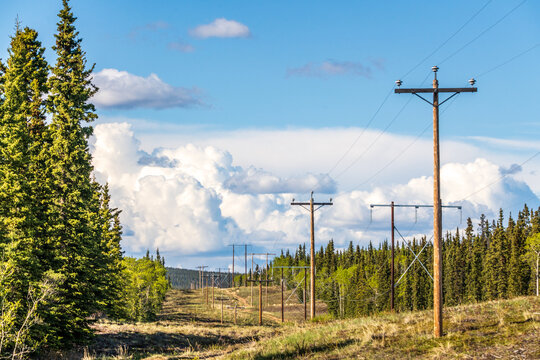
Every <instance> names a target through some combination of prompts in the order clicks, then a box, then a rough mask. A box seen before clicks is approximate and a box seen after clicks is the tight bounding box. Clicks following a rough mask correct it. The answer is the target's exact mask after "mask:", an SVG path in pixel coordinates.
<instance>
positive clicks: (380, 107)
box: [326, 86, 395, 175]
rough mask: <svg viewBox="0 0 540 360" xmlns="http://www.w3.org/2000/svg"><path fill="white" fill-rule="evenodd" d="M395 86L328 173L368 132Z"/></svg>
mask: <svg viewBox="0 0 540 360" xmlns="http://www.w3.org/2000/svg"><path fill="white" fill-rule="evenodd" d="M394 88H395V86H392V89H390V91H389V92H388V94H387V95H386V97H385V98H384V100H383V102H382V103H381V104H380V105H379V107H378V108H377V111H375V114H373V116H372V117H371V119H370V120H369V121H368V123H367V124H366V126H365V127H364V128H362V131H361V132H360V135H358V136H357V137H356V139H355V140H354V141H353V143H352V144H351V146H349V148H348V149H347V151H345V153H344V154H343V155H342V156H341V158H339V160H338V161H337V162H336V163H335V164H334V166H332V168H331V169H330V170H328V172H327V173H326V174H327V175H329V174H330V173H331V172H332V171H334V169H335V168H336V167H337V166H338V165H339V164H340V163H341V161H343V159H344V158H345V156H347V155H348V154H349V153H350V152H351V150H352V148H353V147H354V145H356V143H357V142H358V140H360V138H361V137H362V135H364V133H365V132H366V130H367V129H368V128H369V126H370V125H371V123H372V122H373V120H374V119H375V117H376V116H377V114H378V113H379V111H381V109H382V107H383V105H384V104H385V103H386V101H387V100H388V98H389V97H390V95H392V93H393V92H394Z"/></svg>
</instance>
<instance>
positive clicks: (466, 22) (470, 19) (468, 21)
mask: <svg viewBox="0 0 540 360" xmlns="http://www.w3.org/2000/svg"><path fill="white" fill-rule="evenodd" d="M492 1H493V0H488V1H487V2H486V3H485V4H484V6H482V7H481V8H480V9H479V10H478V11H477V12H476V13H474V15H473V16H471V17H470V18H469V19H468V20H467V21H465V23H464V24H463V25H461V27H460V28H459V29H457V30H456V31H455V32H454V33H453V34H452V35H450V37H449V38H448V39H446V40H445V41H443V42H442V43H441V45H439V46H438V47H437V48H436V49H435V50H433V51H432V52H431V53H430V54H429V55H427V56H426V57H425V58H423V59H422V60H421V61H420V62H419V63H418V64H416V65H415V66H413V67H412V68H411V69H410V70H409V71H407V72H406V73H405V75H403V76H402V77H401V79H404V78H405V77H406V76H407V75H409V74H410V73H411V72H413V71H414V70H416V69H417V68H418V67H419V66H420V65H422V64H423V63H424V62H425V61H426V60H427V59H429V58H430V57H432V56H433V55H435V53H436V52H437V51H439V50H440V49H441V48H442V47H443V46H444V45H446V44H447V43H448V42H449V41H450V40H452V39H453V38H454V37H455V36H456V35H457V34H458V33H459V32H460V31H461V30H463V28H464V27H465V26H467V25H468V24H469V23H470V22H471V21H473V20H474V18H476V17H477V16H478V14H480V13H481V12H482V11H483V10H484V9H485V8H486V7H487V6H488V5H489V4H490V3H491V2H492Z"/></svg>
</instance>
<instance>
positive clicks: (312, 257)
mask: <svg viewBox="0 0 540 360" xmlns="http://www.w3.org/2000/svg"><path fill="white" fill-rule="evenodd" d="M291 205H298V206H301V207H302V208H304V209H305V210H307V211H309V212H310V214H311V243H310V245H311V252H310V259H309V261H310V263H311V269H310V277H311V279H310V280H311V281H310V282H311V289H310V290H311V299H310V300H311V302H310V305H311V306H310V315H311V319H313V318H314V317H315V211H317V210H319V209H320V208H322V207H323V206H325V205H334V204H333V203H332V199H330V201H329V202H318V203H316V202H314V201H313V191H312V192H311V198H310V199H309V202H295V201H294V199H293V201H292V202H291ZM306 206H309V209H308V208H306ZM314 206H317V208H316V209H314Z"/></svg>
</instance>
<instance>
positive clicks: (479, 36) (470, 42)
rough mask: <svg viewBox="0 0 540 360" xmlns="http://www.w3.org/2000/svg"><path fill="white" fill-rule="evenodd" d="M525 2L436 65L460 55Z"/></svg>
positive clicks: (524, 1) (524, 0) (518, 5)
mask: <svg viewBox="0 0 540 360" xmlns="http://www.w3.org/2000/svg"><path fill="white" fill-rule="evenodd" d="M526 2H527V0H523V1H522V2H520V3H519V4H517V5H516V6H514V7H513V8H512V9H511V10H510V11H508V12H507V13H506V14H504V15H503V16H502V17H501V18H499V20H497V21H495V22H494V23H493V24H491V25H490V26H489V27H487V28H486V29H484V30H483V31H482V32H481V33H480V34H478V35H477V36H475V37H474V38H473V39H472V40H470V41H469V42H467V43H466V44H465V45H463V46H461V47H460V48H459V49H457V50H456V51H454V52H453V53H452V54H450V55H449V56H447V57H446V58H444V59H443V60H442V61H440V62H439V63H438V64H439V65H442V64H444V63H445V62H447V61H448V60H450V59H451V58H453V57H454V56H455V55H457V54H458V53H460V52H461V51H462V50H463V49H465V48H466V47H467V46H469V45H471V44H472V43H473V42H475V41H476V40H478V39H479V38H481V37H482V36H483V35H484V34H486V33H487V32H488V31H489V30H491V29H493V28H494V27H495V26H497V25H498V24H499V23H500V22H501V21H503V20H504V19H506V18H507V17H508V16H510V14H512V13H513V12H514V11H516V10H517V9H518V8H520V7H521V6H522V5H523V4H525V3H526Z"/></svg>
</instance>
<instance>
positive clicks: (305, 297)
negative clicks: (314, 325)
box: [304, 268, 307, 321]
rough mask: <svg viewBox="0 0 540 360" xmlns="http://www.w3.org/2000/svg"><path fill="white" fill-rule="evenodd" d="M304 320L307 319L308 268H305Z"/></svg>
mask: <svg viewBox="0 0 540 360" xmlns="http://www.w3.org/2000/svg"><path fill="white" fill-rule="evenodd" d="M304 321H307V269H306V268H304Z"/></svg>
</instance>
